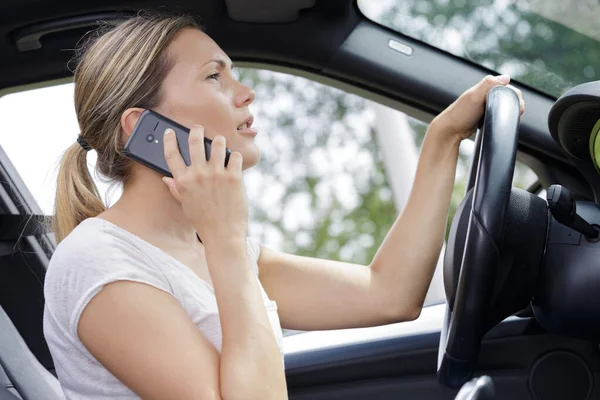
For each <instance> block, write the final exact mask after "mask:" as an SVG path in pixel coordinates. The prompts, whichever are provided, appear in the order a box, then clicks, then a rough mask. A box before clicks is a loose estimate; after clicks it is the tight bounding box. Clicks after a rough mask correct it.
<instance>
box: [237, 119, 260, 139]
mask: <svg viewBox="0 0 600 400" xmlns="http://www.w3.org/2000/svg"><path fill="white" fill-rule="evenodd" d="M252 122H254V117H253V116H250V117H249V118H247V119H246V120H245V121H244V122H243V123H242V124H241V125H240V126H238V127H237V131H238V132H239V133H241V134H242V135H249V136H252V137H254V136H256V135H257V134H258V132H257V130H256V129H254V128H252Z"/></svg>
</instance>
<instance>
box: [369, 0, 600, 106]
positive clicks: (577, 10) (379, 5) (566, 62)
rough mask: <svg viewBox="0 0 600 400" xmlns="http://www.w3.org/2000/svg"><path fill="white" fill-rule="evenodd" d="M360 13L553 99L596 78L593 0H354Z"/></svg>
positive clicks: (599, 38) (598, 39) (599, 55)
mask: <svg viewBox="0 0 600 400" xmlns="http://www.w3.org/2000/svg"><path fill="white" fill-rule="evenodd" d="M358 5H359V8H360V10H361V11H362V12H363V13H364V14H365V16H366V17H368V18H370V19H372V20H373V21H375V22H378V23H380V24H382V25H385V26H387V27H389V28H391V29H394V30H396V31H398V32H400V33H403V34H405V35H407V36H410V37H412V38H415V39H418V40H421V41H423V42H425V43H427V44H429V45H432V46H435V47H437V48H439V49H442V50H444V51H447V52H449V53H452V54H454V55H456V56H459V57H463V58H466V59H468V60H470V61H473V62H475V63H477V64H480V65H483V66H485V67H487V68H489V69H492V70H494V71H498V72H500V73H505V74H509V75H511V76H512V77H513V78H514V79H516V80H518V81H520V82H522V83H524V84H527V85H530V86H532V87H534V88H536V89H538V90H541V91H543V92H545V93H547V94H549V95H552V96H555V97H558V96H560V95H561V94H562V93H564V92H565V91H566V90H567V89H569V88H571V87H573V86H575V85H578V84H580V83H584V82H588V81H591V80H596V79H598V76H600V75H599V74H600V70H598V71H596V69H598V68H599V67H598V65H599V62H600V52H598V51H597V49H598V47H599V46H600V34H599V31H598V28H597V25H598V19H599V18H600V4H599V3H598V1H597V0H565V1H547V0H527V1H513V0H485V1H482V0H375V1H372V0H358Z"/></svg>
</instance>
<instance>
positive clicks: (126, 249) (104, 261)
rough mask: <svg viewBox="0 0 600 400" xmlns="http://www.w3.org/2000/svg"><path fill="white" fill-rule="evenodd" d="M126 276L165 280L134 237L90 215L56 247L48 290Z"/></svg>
mask: <svg viewBox="0 0 600 400" xmlns="http://www.w3.org/2000/svg"><path fill="white" fill-rule="evenodd" d="M123 277H124V278H128V277H131V280H135V279H138V280H142V279H149V278H148V277H151V278H152V279H153V280H155V281H162V282H164V281H165V279H164V276H163V275H162V272H161V271H158V270H157V266H156V265H154V264H153V263H152V259H151V257H148V255H147V254H146V252H145V251H144V249H142V248H141V246H140V244H139V243H137V242H136V241H135V240H134V238H132V237H128V236H127V235H124V234H123V233H122V232H119V231H118V230H116V229H114V227H113V226H111V225H110V223H108V222H107V221H105V220H103V219H100V218H89V219H86V220H84V221H83V222H81V223H80V224H79V225H78V226H77V227H76V228H75V229H74V230H73V231H72V232H71V233H70V234H69V235H68V236H67V237H65V239H63V240H62V241H61V242H60V243H59V244H58V246H57V247H56V250H55V251H54V254H53V255H52V258H51V259H50V263H49V264H48V269H47V271H46V277H45V281H44V291H45V293H46V296H47V297H50V298H51V297H53V296H56V294H57V293H63V294H64V293H65V291H68V292H70V293H73V292H77V291H79V290H86V289H89V288H90V287H94V286H96V285H98V284H106V283H107V282H109V281H111V279H112V280H118V279H119V278H123ZM61 296H62V295H61Z"/></svg>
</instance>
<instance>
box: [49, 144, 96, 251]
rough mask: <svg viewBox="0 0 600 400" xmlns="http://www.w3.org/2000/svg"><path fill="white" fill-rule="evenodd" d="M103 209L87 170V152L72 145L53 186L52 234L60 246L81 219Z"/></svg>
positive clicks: (94, 214)
mask: <svg viewBox="0 0 600 400" xmlns="http://www.w3.org/2000/svg"><path fill="white" fill-rule="evenodd" d="M105 209H106V207H105V206H104V203H103V202H102V198H101V197H100V193H99V192H98V188H97V187H96V184H95V183H94V181H93V179H92V176H91V175H90V172H89V170H88V166H87V151H86V150H84V149H83V148H82V147H81V146H80V145H79V144H78V143H74V144H73V145H71V147H69V148H68V149H67V151H66V152H65V154H64V155H63V158H62V161H61V163H60V168H59V171H58V182H57V184H56V203H55V206H54V218H53V219H52V230H53V231H54V233H55V235H56V241H57V242H58V243H60V242H61V241H62V240H63V239H64V238H65V237H66V236H67V235H68V234H69V233H71V231H72V230H73V229H75V227H76V226H77V225H79V224H80V223H81V222H82V221H83V220H84V219H86V218H90V217H96V216H98V215H99V214H100V213H102V212H103V211H104V210H105Z"/></svg>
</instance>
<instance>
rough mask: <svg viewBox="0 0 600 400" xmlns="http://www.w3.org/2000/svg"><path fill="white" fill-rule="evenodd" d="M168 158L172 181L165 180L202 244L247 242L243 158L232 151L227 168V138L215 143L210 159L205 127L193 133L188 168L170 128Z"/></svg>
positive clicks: (246, 207) (196, 126)
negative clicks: (231, 241) (207, 153)
mask: <svg viewBox="0 0 600 400" xmlns="http://www.w3.org/2000/svg"><path fill="white" fill-rule="evenodd" d="M164 147H165V159H166V161H167V165H168V166H169V170H170V171H171V174H172V175H173V178H168V177H165V178H163V182H165V184H166V185H167V186H168V188H169V191H170V192H171V195H173V197H174V198H175V199H176V200H177V201H179V202H180V203H181V206H182V208H183V212H184V213H185V215H186V217H187V218H188V220H189V221H190V222H191V223H192V224H193V225H194V228H195V229H196V231H197V232H198V235H199V236H200V238H201V239H202V242H203V243H207V242H210V241H212V240H217V241H222V240H224V239H226V240H243V241H244V242H245V240H246V234H247V230H248V202H247V199H246V191H245V188H244V182H243V180H242V161H243V160H242V155H241V154H240V153H239V152H232V153H231V155H230V156H229V162H228V164H227V167H225V149H226V143H225V137H224V136H222V135H218V136H216V137H215V138H214V139H213V141H212V147H211V156H210V160H208V161H207V160H206V152H205V150H204V128H203V127H202V126H200V125H195V126H194V127H192V129H191V130H190V136H189V147H190V161H191V165H190V166H189V167H188V166H187V165H186V164H185V162H184V160H183V158H182V157H181V154H180V152H179V148H178V146H177V137H176V135H175V132H173V130H171V129H167V130H166V131H165V136H164Z"/></svg>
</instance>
